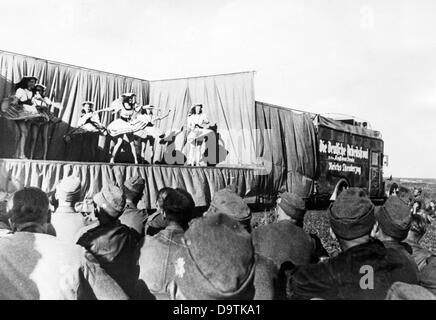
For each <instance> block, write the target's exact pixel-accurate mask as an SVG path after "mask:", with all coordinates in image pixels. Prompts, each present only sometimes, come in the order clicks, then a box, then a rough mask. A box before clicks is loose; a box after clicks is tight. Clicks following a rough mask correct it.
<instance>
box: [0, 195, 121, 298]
mask: <svg viewBox="0 0 436 320" xmlns="http://www.w3.org/2000/svg"><path fill="white" fill-rule="evenodd" d="M8 206H9V213H10V216H11V226H12V229H13V231H6V230H4V231H2V233H1V234H0V283H1V290H0V300H4V299H20V300H21V299H22V300H36V299H41V300H46V299H47V300H64V299H71V300H75V299H95V298H97V299H126V298H127V296H126V295H125V294H124V292H123V291H122V290H121V288H120V287H119V286H118V285H117V284H116V283H115V281H114V280H113V279H112V278H111V277H109V276H108V275H107V273H106V272H105V271H104V270H103V269H101V267H100V266H99V265H98V263H97V262H96V261H93V260H87V259H85V256H84V250H83V249H82V248H81V247H79V246H77V245H75V244H69V243H67V242H64V241H60V240H59V239H57V238H56V237H54V236H51V235H48V234H46V231H47V217H48V206H49V202H48V197H47V195H46V194H45V193H44V192H42V191H41V190H40V189H37V188H24V189H23V190H20V191H17V192H16V193H14V195H13V197H12V199H11V201H10V202H9V204H8Z"/></svg>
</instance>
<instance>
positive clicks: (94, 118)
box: [64, 101, 107, 162]
mask: <svg viewBox="0 0 436 320" xmlns="http://www.w3.org/2000/svg"><path fill="white" fill-rule="evenodd" d="M97 112H98V111H94V102H92V101H84V102H82V111H81V116H80V118H79V120H78V122H77V127H76V128H74V129H72V130H71V131H70V132H69V133H68V134H67V135H65V137H64V140H65V142H67V143H70V142H72V140H73V139H74V140H75V141H73V143H72V144H71V145H70V148H72V149H70V150H72V151H73V152H74V154H72V156H73V157H74V158H77V159H80V161H89V162H93V161H95V160H96V150H97V146H98V139H99V135H100V134H102V135H106V134H107V131H106V128H105V127H104V126H103V124H102V123H101V122H100V118H99V116H98V113H97Z"/></svg>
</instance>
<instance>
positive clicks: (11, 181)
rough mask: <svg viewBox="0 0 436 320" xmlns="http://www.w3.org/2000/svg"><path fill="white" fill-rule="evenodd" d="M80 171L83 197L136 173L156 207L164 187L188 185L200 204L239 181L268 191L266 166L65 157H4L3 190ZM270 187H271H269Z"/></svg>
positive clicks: (148, 204) (51, 182)
mask: <svg viewBox="0 0 436 320" xmlns="http://www.w3.org/2000/svg"><path fill="white" fill-rule="evenodd" d="M71 174H76V175H78V176H79V177H80V178H81V180H82V190H83V195H82V196H83V197H86V198H92V196H93V195H94V194H95V193H97V192H99V191H100V190H101V188H102V186H103V185H105V184H108V183H114V184H116V185H118V186H121V185H122V184H123V182H124V181H125V180H126V179H128V178H129V177H131V176H133V175H140V176H141V177H143V178H144V179H145V181H146V188H145V191H144V197H143V205H144V207H145V208H154V207H155V201H156V193H157V191H158V190H159V189H161V188H163V187H172V188H178V187H180V188H184V189H186V190H187V191H188V192H190V193H191V194H192V196H193V198H194V200H195V203H196V206H206V205H208V204H209V202H210V199H211V197H212V196H213V194H214V192H215V191H217V190H219V189H222V188H224V187H226V186H227V185H230V184H236V186H237V189H238V192H239V193H240V195H241V196H243V197H255V196H258V195H261V194H265V193H268V190H265V189H267V188H264V187H262V186H265V185H266V183H265V178H266V176H267V175H265V173H264V172H263V171H262V169H256V168H242V167H190V166H175V165H135V164H127V163H116V164H109V163H91V162H89V163H83V162H65V161H43V160H19V159H0V192H7V193H12V192H14V191H16V190H18V189H20V188H23V187H29V186H33V187H39V188H41V189H42V190H44V191H45V192H51V191H54V189H55V187H56V185H57V184H58V182H59V181H60V180H61V179H62V178H63V177H65V176H68V175H71ZM269 191H270V190H269Z"/></svg>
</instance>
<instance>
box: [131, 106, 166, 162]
mask: <svg viewBox="0 0 436 320" xmlns="http://www.w3.org/2000/svg"><path fill="white" fill-rule="evenodd" d="M154 109H155V107H154V106H152V105H146V106H142V107H141V109H140V113H139V114H138V115H137V116H136V120H137V121H140V122H142V123H143V124H144V125H145V128H144V129H142V130H139V131H136V132H135V133H134V135H135V136H136V137H138V138H139V140H140V141H141V157H142V159H145V151H146V147H147V142H149V143H150V148H151V153H152V156H151V158H152V159H153V157H154V148H153V147H154V143H155V141H156V139H158V138H163V137H164V133H163V132H162V130H160V129H159V128H156V127H155V124H156V122H157V121H159V120H162V119H164V118H166V117H168V115H169V114H170V112H171V110H168V113H167V114H166V115H164V116H155V115H154V114H153V110H154Z"/></svg>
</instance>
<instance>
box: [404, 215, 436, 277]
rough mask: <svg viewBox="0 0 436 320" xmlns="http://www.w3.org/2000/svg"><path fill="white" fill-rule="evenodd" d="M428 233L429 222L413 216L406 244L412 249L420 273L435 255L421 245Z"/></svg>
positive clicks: (418, 216)
mask: <svg viewBox="0 0 436 320" xmlns="http://www.w3.org/2000/svg"><path fill="white" fill-rule="evenodd" d="M426 231H427V222H426V221H425V218H423V217H422V216H420V215H417V214H413V215H412V222H411V226H410V230H409V233H408V234H407V238H406V240H405V242H406V243H407V244H408V245H410V247H411V248H412V257H413V259H414V260H415V262H416V264H417V266H418V269H419V271H421V270H422V269H423V268H424V267H425V266H426V265H427V262H428V260H429V259H433V258H434V257H435V255H434V254H433V253H432V252H431V251H430V250H428V249H426V248H424V247H423V246H421V245H420V244H419V242H420V241H421V239H422V237H423V236H424V235H425V233H426Z"/></svg>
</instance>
